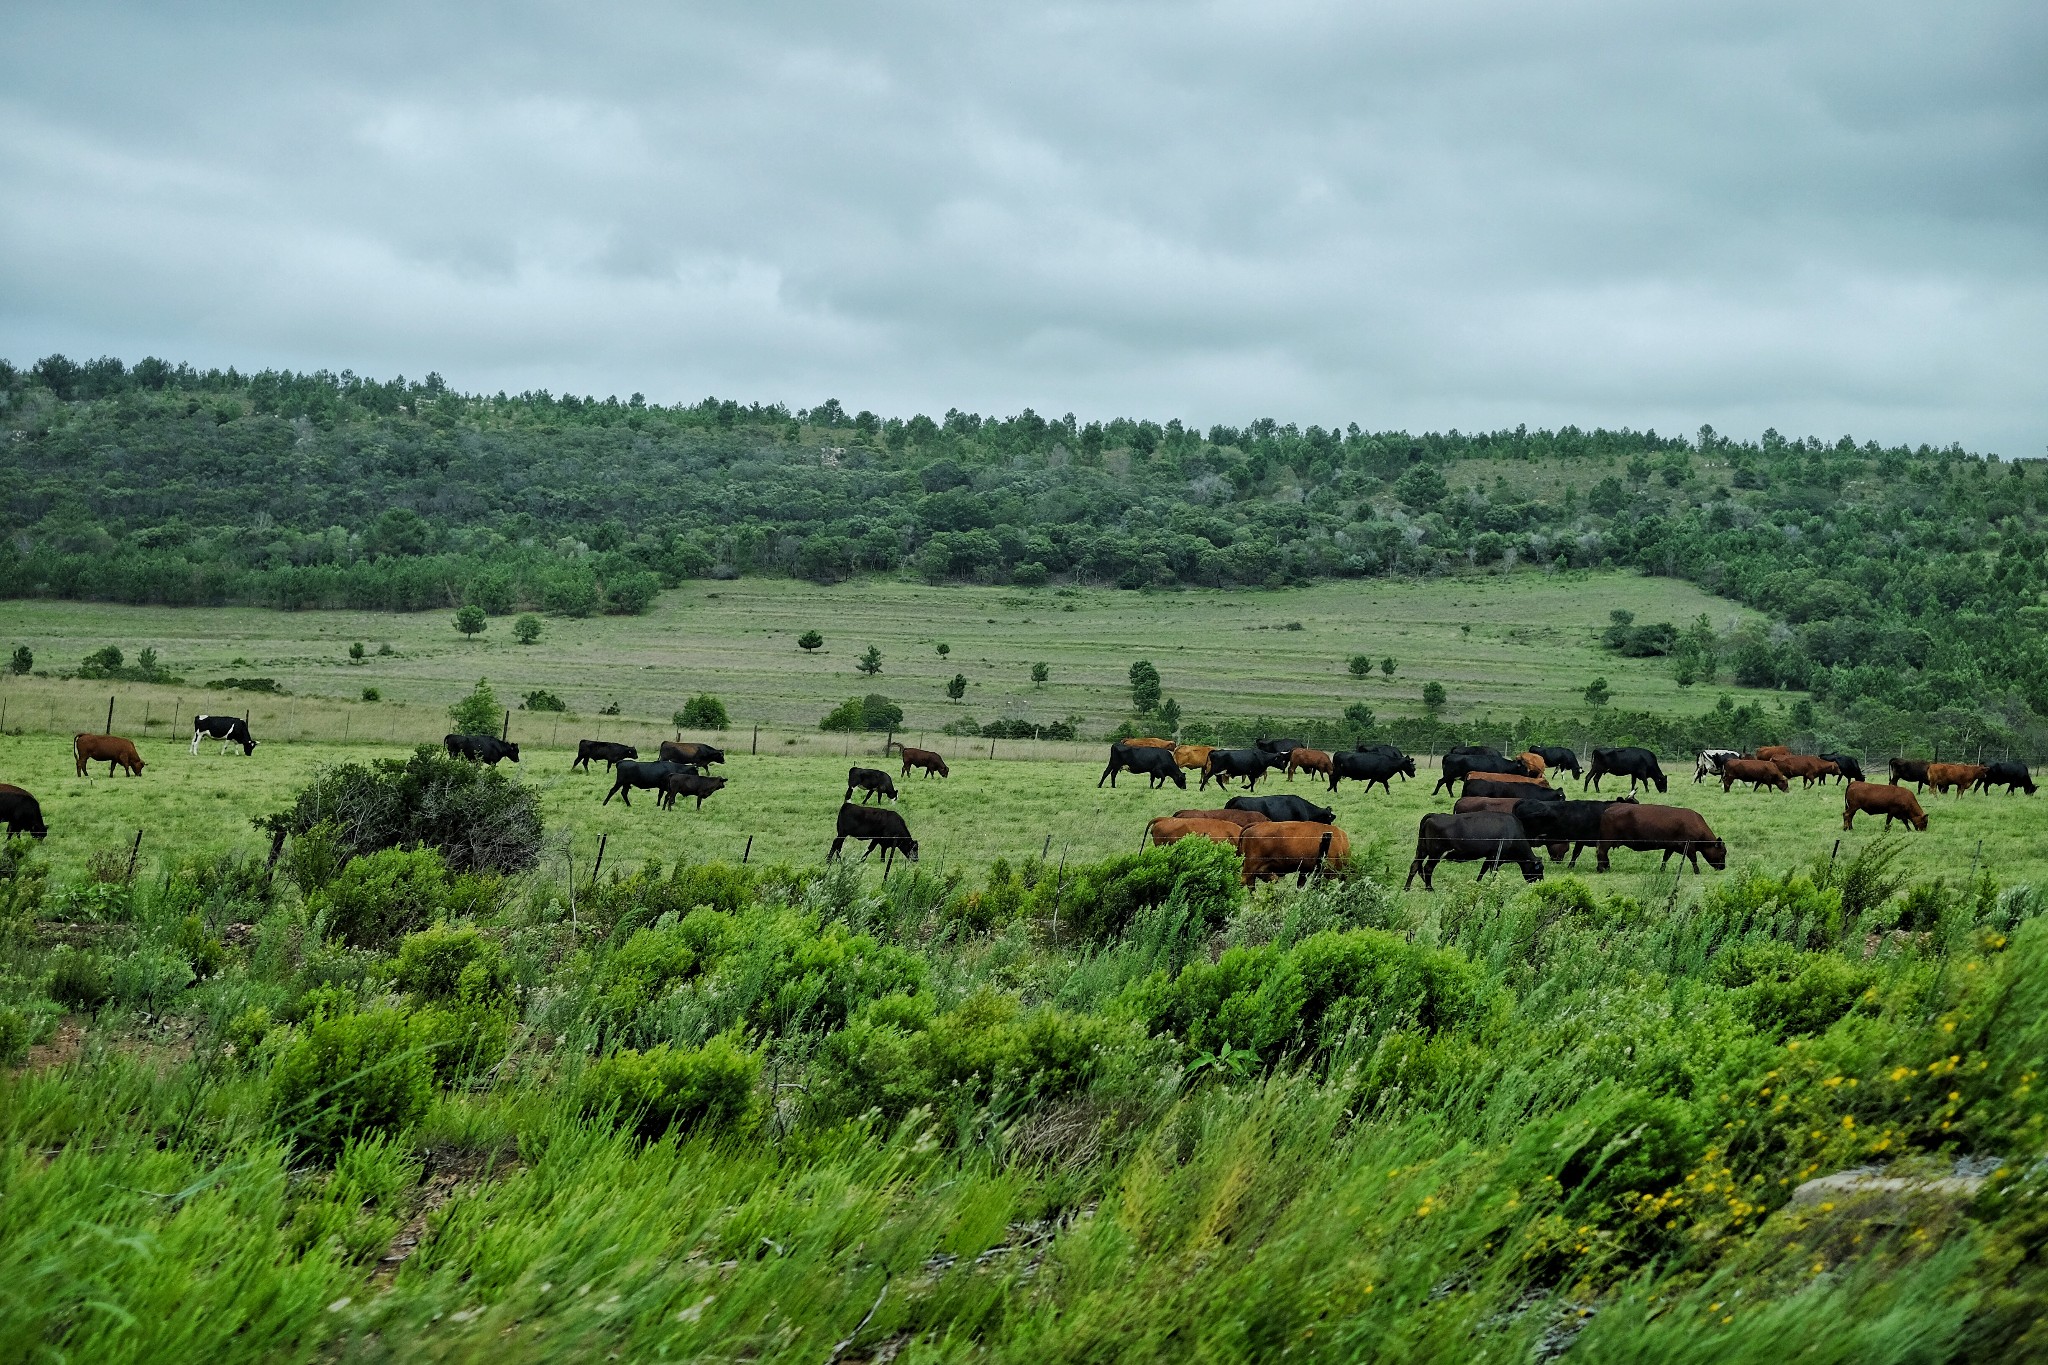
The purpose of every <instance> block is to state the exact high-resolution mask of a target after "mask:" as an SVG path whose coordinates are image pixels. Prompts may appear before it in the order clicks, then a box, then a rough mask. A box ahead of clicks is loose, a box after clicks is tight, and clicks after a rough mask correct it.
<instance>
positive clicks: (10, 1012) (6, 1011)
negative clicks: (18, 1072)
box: [0, 1005, 35, 1066]
mask: <svg viewBox="0 0 2048 1365" xmlns="http://www.w3.org/2000/svg"><path fill="white" fill-rule="evenodd" d="M34 1041H35V1023H34V1021H32V1020H31V1019H30V1018H29V1017H28V1016H27V1015H26V1014H24V1013H22V1012H21V1011H20V1010H18V1009H15V1008H14V1007H13V1006H11V1005H7V1006H0V1066H13V1065H14V1064H15V1063H16V1062H18V1061H20V1060H21V1059H22V1058H23V1057H24V1056H26V1055H27V1054H28V1047H29V1044H30V1043H32V1042H34Z"/></svg>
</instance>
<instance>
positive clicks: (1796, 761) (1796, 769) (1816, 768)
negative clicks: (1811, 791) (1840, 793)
mask: <svg viewBox="0 0 2048 1365" xmlns="http://www.w3.org/2000/svg"><path fill="white" fill-rule="evenodd" d="M1771 766H1772V767H1774V768H1776V769H1777V770H1778V771H1779V772H1781V773H1783V774H1785V776H1787V777H1797V778H1801V779H1803V780H1804V782H1805V784H1806V785H1807V786H1809V787H1811V786H1812V785H1813V784H1814V783H1816V782H1825V781H1827V780H1828V779H1829V778H1831V777H1840V776H1841V775H1842V770H1841V769H1840V768H1839V767H1837V766H1836V765H1835V762H1834V760H1833V759H1827V758H1819V757H1816V756H1815V755H1813V754H1787V755H1786V756H1785V757H1783V758H1774V759H1772V760H1771Z"/></svg>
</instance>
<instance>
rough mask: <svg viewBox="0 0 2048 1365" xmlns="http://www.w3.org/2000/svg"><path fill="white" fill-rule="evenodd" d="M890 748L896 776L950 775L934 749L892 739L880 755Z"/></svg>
mask: <svg viewBox="0 0 2048 1365" xmlns="http://www.w3.org/2000/svg"><path fill="white" fill-rule="evenodd" d="M1151 743H1152V744H1157V743H1159V741H1157V740H1154V741H1151ZM1141 747H1142V746H1141ZM891 748H894V749H895V750H896V752H897V753H899V754H901V755H902V756H903V771H902V772H900V773H898V774H897V776H898V777H908V776H910V770H911V769H912V768H918V769H921V770H922V771H923V772H924V775H925V776H926V777H948V776H951V769H949V768H947V767H946V760H945V758H944V757H943V756H942V755H941V754H939V752H938V751H937V750H935V749H914V748H912V747H911V746H910V745H908V744H898V743H896V741H895V740H893V739H892V740H890V741H889V742H888V743H886V744H884V745H883V746H882V756H883V757H884V758H887V757H888V756H889V750H890V749H891ZM1096 785H1097V786H1101V785H1102V784H1101V783H1099V782H1098V783H1096ZM913 861H915V860H913Z"/></svg>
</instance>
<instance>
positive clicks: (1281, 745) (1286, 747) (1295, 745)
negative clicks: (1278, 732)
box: [1252, 739, 1306, 768]
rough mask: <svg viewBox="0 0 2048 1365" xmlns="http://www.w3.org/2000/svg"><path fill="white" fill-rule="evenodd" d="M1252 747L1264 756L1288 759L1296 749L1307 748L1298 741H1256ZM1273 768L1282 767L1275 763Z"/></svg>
mask: <svg viewBox="0 0 2048 1365" xmlns="http://www.w3.org/2000/svg"><path fill="white" fill-rule="evenodd" d="M1252 747H1253V748H1254V749H1257V750H1258V751H1259V752H1260V753H1262V754H1271V755H1273V757H1275V758H1286V757H1287V755H1289V754H1291V753H1293V752H1294V751H1295V750H1296V749H1300V748H1304V747H1306V746H1304V745H1303V744H1302V742H1301V741H1300V740H1298V739H1255V740H1253V741H1252ZM1273 766H1274V767H1276V768H1277V767H1279V766H1280V765H1279V764H1278V763H1275V764H1274V765H1273Z"/></svg>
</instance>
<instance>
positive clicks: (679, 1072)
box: [581, 1036, 761, 1142]
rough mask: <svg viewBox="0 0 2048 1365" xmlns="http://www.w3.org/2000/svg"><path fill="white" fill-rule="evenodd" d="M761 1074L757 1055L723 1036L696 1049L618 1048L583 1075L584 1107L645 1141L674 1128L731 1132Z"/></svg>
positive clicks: (741, 1121)
mask: <svg viewBox="0 0 2048 1365" xmlns="http://www.w3.org/2000/svg"><path fill="white" fill-rule="evenodd" d="M760 1074H761V1063H760V1060H759V1058H757V1057H755V1056H754V1055H753V1054H752V1053H748V1052H742V1051H741V1050H740V1049H739V1048H738V1047H737V1046H736V1045H735V1044H734V1042H733V1041H732V1039H730V1038H728V1037H724V1036H720V1037H717V1038H713V1039H712V1040H711V1041H710V1042H708V1043H706V1044H705V1045H704V1046H703V1047H701V1048H695V1049H690V1048H672V1047H670V1046H669V1045H668V1044H666V1043H660V1044H657V1045H656V1046H654V1047H651V1048H649V1049H648V1050H647V1051H645V1052H633V1051H630V1050H622V1051H619V1052H615V1053H613V1054H612V1055H611V1056H609V1057H606V1058H604V1059H603V1060H601V1061H599V1062H597V1063H595V1064H594V1065H592V1066H591V1068H590V1069H589V1070H588V1071H586V1072H584V1073H583V1082H582V1086H581V1102H582V1109H583V1112H584V1113H585V1114H588V1115H593V1116H599V1115H601V1116H607V1117H609V1118H610V1119H611V1120H612V1121H613V1122H615V1123H618V1124H621V1125H625V1124H630V1125H631V1126H632V1127H633V1130H634V1131H635V1132H637V1133H638V1134H639V1135H640V1136H641V1137H642V1138H644V1139H646V1140H647V1141H649V1142H652V1141H655V1140H657V1139H659V1138H661V1137H662V1136H664V1135H665V1134H667V1133H669V1132H670V1131H671V1130H676V1129H680V1130H681V1131H683V1132H699V1131H704V1132H722V1131H730V1130H733V1129H738V1128H741V1127H743V1126H745V1124H746V1123H747V1121H748V1120H749V1118H750V1117H751V1116H752V1112H753V1107H754V1104H753V1101H754V1085H755V1082H756V1081H757V1080H758V1079H759V1078H760Z"/></svg>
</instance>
